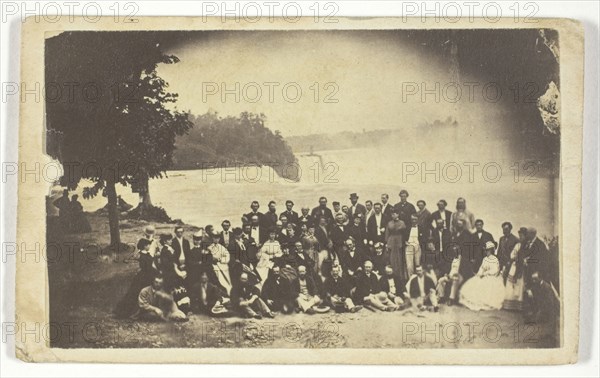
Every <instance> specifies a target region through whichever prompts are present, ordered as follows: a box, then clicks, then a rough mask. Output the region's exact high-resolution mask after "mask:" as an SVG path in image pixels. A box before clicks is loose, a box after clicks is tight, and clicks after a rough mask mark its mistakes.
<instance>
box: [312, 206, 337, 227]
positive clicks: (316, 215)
mask: <svg viewBox="0 0 600 378" xmlns="http://www.w3.org/2000/svg"><path fill="white" fill-rule="evenodd" d="M310 216H311V217H312V218H313V220H314V222H315V224H319V219H320V218H321V217H325V218H326V219H327V222H328V224H330V225H331V224H332V223H333V212H332V211H331V209H330V208H328V207H321V206H317V207H315V208H314V209H312V211H311V212H310Z"/></svg>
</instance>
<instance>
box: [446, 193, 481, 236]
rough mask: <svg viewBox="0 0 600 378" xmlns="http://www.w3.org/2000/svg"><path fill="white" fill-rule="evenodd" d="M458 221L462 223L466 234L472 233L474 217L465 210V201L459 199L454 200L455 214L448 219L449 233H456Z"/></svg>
mask: <svg viewBox="0 0 600 378" xmlns="http://www.w3.org/2000/svg"><path fill="white" fill-rule="evenodd" d="M458 220H463V221H464V223H465V224H464V229H465V230H466V231H468V232H473V230H474V226H475V215H473V213H472V212H471V211H469V210H467V200H466V199H464V198H462V197H459V198H458V199H457V200H456V212H454V213H452V217H451V218H450V231H452V232H455V231H456V222H458Z"/></svg>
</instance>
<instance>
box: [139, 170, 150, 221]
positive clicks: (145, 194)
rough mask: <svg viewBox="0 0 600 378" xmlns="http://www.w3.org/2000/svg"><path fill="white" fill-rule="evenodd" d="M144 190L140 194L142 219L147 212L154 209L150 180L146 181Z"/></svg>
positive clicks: (143, 186)
mask: <svg viewBox="0 0 600 378" xmlns="http://www.w3.org/2000/svg"><path fill="white" fill-rule="evenodd" d="M142 188H143V190H142V191H141V192H140V204H139V207H140V217H142V216H143V215H144V212H146V210H148V209H150V208H151V207H152V199H151V198H150V188H149V187H148V178H146V179H145V183H144V184H143V185H142Z"/></svg>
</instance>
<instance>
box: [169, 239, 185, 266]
mask: <svg viewBox="0 0 600 378" xmlns="http://www.w3.org/2000/svg"><path fill="white" fill-rule="evenodd" d="M171 247H173V250H174V251H175V252H174V253H173V255H174V259H175V262H176V263H177V265H180V264H179V261H180V259H181V254H182V253H183V257H184V258H185V257H186V256H187V255H188V254H189V253H190V242H189V240H187V239H186V238H183V249H181V245H180V244H179V240H178V239H177V238H174V239H173V242H172V243H171Z"/></svg>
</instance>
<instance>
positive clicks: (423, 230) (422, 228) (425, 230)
mask: <svg viewBox="0 0 600 378" xmlns="http://www.w3.org/2000/svg"><path fill="white" fill-rule="evenodd" d="M417 230H418V231H419V244H420V245H421V250H422V251H424V250H425V244H427V240H428V239H429V237H430V236H431V227H429V226H428V225H426V224H424V225H418V226H417Z"/></svg>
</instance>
